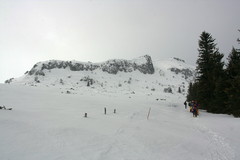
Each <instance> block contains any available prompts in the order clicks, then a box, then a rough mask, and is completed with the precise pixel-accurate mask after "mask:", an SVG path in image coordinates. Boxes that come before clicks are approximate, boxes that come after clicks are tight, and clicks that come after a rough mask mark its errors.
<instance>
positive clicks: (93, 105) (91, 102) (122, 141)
mask: <svg viewBox="0 0 240 160" xmlns="http://www.w3.org/2000/svg"><path fill="white" fill-rule="evenodd" d="M154 66H157V67H155V73H154V74H153V75H145V74H142V73H140V72H139V71H135V72H131V73H124V72H120V73H118V74H116V75H111V74H108V73H105V72H102V71H100V70H97V71H92V72H91V71H83V72H73V71H70V70H69V69H67V68H66V69H52V70H50V71H45V76H38V79H39V81H40V83H36V82H35V81H34V78H35V77H34V76H29V75H24V76H23V77H21V78H17V79H15V80H14V81H13V83H11V84H0V106H3V105H4V106H6V108H13V110H0V160H43V159H44V160H239V159H240V137H239V135H240V119H239V118H233V116H230V115H216V114H210V113H206V112H204V111H200V116H199V117H197V118H193V116H192V114H191V113H190V112H189V110H188V109H185V108H184V105H183V103H184V101H185V96H186V91H184V92H182V93H178V92H177V89H178V87H181V89H185V90H186V87H187V85H188V82H189V81H190V79H185V78H184V77H183V76H182V75H181V74H175V73H173V72H171V71H170V70H169V68H171V67H176V68H180V67H183V68H191V66H189V65H186V64H185V63H183V62H176V61H174V60H170V62H169V60H166V61H165V62H163V61H161V62H160V61H156V62H154ZM84 77H90V78H92V79H94V80H95V83H94V84H93V85H91V86H89V87H87V86H86V81H83V80H82V81H81V80H80V79H81V78H84ZM166 87H171V88H172V89H173V93H165V92H163V89H164V88H166ZM105 107H106V109H107V114H106V115H105V114H104V108H105ZM150 108H151V112H150V115H149V119H147V115H148V111H149V109H150ZM114 109H116V114H114V113H113V111H114ZM85 113H87V114H88V117H87V118H84V114H85Z"/></svg>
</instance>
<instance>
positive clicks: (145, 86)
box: [5, 55, 194, 94]
mask: <svg viewBox="0 0 240 160" xmlns="http://www.w3.org/2000/svg"><path fill="white" fill-rule="evenodd" d="M193 77H194V66H191V65H188V64H186V63H185V61H184V60H181V59H179V58H171V59H168V60H162V61H152V59H151V57H150V56H149V55H145V56H142V57H139V58H136V59H133V60H118V59H113V60H108V61H106V62H102V63H91V62H87V63H85V62H79V61H59V60H50V61H45V62H39V63H37V64H35V65H34V66H33V68H32V69H31V70H30V71H27V72H26V73H25V75H23V76H22V77H20V78H16V79H9V80H7V81H6V82H5V83H13V84H23V85H29V86H47V87H49V86H52V87H58V88H61V89H63V88H65V91H63V92H67V91H68V92H67V93H70V91H69V89H71V90H84V89H87V88H92V89H96V90H97V91H101V92H102V91H106V92H109V91H110V92H117V91H119V90H122V91H127V92H131V93H133V92H136V91H139V92H149V91H150V92H153V91H158V92H168V93H177V92H178V93H181V94H185V93H186V88H187V86H188V83H189V82H190V81H191V80H192V79H193Z"/></svg>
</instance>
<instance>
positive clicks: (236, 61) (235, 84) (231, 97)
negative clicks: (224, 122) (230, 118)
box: [226, 48, 240, 117]
mask: <svg viewBox="0 0 240 160" xmlns="http://www.w3.org/2000/svg"><path fill="white" fill-rule="evenodd" d="M226 72H227V76H228V80H227V84H228V87H227V89H226V93H227V95H228V101H227V108H228V109H229V112H230V113H231V114H233V115H234V116H235V117H240V105H239V104H240V97H239V95H240V52H238V51H237V50H236V49H235V48H233V49H232V52H231V53H230V55H229V57H228V65H227V69H226Z"/></svg>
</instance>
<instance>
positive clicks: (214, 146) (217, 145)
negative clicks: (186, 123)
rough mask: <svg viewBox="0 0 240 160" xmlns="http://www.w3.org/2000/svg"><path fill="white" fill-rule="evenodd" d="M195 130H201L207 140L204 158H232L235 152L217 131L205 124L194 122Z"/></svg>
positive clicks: (229, 159) (218, 159)
mask: <svg viewBox="0 0 240 160" xmlns="http://www.w3.org/2000/svg"><path fill="white" fill-rule="evenodd" d="M196 126H197V128H196V129H197V130H198V131H199V132H201V133H202V134H203V135H204V136H205V137H206V139H207V140H208V141H209V144H208V146H207V149H208V153H207V158H206V159H205V160H234V159H235V154H234V151H233V149H232V148H231V147H230V145H229V144H228V143H227V142H226V141H225V139H224V138H223V137H222V136H220V135H219V134H218V133H216V132H214V131H212V130H210V129H209V128H207V127H206V126H203V125H200V124H196Z"/></svg>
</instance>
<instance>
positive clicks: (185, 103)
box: [184, 101, 187, 109]
mask: <svg viewBox="0 0 240 160" xmlns="http://www.w3.org/2000/svg"><path fill="white" fill-rule="evenodd" d="M184 105H185V109H187V102H186V101H185V102H184Z"/></svg>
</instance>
